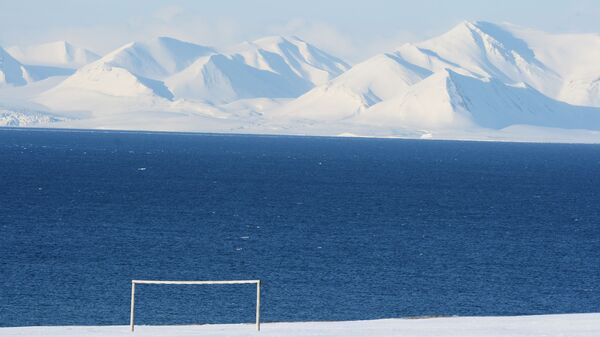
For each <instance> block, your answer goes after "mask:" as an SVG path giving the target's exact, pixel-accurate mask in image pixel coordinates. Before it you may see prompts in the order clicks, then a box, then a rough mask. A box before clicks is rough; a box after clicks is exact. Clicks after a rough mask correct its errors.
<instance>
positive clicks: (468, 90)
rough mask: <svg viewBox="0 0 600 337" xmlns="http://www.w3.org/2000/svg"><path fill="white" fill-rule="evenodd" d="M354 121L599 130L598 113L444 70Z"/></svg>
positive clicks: (520, 87) (522, 87)
mask: <svg viewBox="0 0 600 337" xmlns="http://www.w3.org/2000/svg"><path fill="white" fill-rule="evenodd" d="M356 120H357V121H360V122H362V123H366V124H371V125H378V126H395V127H409V128H414V129H433V130H442V129H454V130H460V129H469V128H476V127H483V128H487V129H496V130H499V129H504V128H506V127H509V126H511V125H522V124H524V125H536V126H541V127H551V128H565V129H595V130H600V108H594V107H578V106H573V105H569V104H567V103H564V102H560V101H556V100H554V99H551V98H549V97H547V96H545V95H543V94H542V93H540V92H539V91H537V90H536V89H534V88H532V87H530V86H528V85H526V84H523V85H508V84H505V83H503V82H502V81H499V80H497V79H493V78H488V79H478V78H474V77H471V76H465V75H460V74H458V73H455V72H454V71H452V70H445V71H440V72H437V73H435V74H434V75H432V76H430V77H428V78H426V79H425V80H423V81H421V82H419V83H417V84H415V85H414V86H411V87H410V88H409V89H408V90H406V91H405V92H404V93H403V94H401V95H399V96H397V97H394V98H392V99H389V100H386V101H383V102H381V103H378V104H376V105H374V106H372V107H371V108H369V109H368V110H366V111H365V112H364V113H362V114H360V115H359V116H357V118H356Z"/></svg>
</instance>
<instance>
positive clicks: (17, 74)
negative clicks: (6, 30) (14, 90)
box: [0, 47, 27, 87]
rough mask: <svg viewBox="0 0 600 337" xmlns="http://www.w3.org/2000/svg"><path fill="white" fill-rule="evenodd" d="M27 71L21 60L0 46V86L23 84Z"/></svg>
mask: <svg viewBox="0 0 600 337" xmlns="http://www.w3.org/2000/svg"><path fill="white" fill-rule="evenodd" d="M26 77H27V71H26V69H25V67H24V66H23V64H21V62H19V61H17V60H16V59H15V58H14V57H12V56H11V55H10V54H9V53H7V52H6V50H4V49H3V48H2V47H0V87H1V86H6V85H13V86H15V85H25V84H26V83H27V79H26Z"/></svg>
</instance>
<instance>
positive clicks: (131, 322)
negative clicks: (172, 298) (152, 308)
mask: <svg viewBox="0 0 600 337" xmlns="http://www.w3.org/2000/svg"><path fill="white" fill-rule="evenodd" d="M137 284H173V285H212V284H256V330H257V331H260V280H235V281H158V280H131V314H130V317H129V325H130V328H131V331H132V332H133V331H134V329H135V286H136V285H137Z"/></svg>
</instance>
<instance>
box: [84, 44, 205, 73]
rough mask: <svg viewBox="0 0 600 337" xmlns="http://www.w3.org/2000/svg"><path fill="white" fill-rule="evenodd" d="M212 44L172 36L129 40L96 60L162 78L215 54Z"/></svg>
mask: <svg viewBox="0 0 600 337" xmlns="http://www.w3.org/2000/svg"><path fill="white" fill-rule="evenodd" d="M213 52H214V50H213V49H212V48H210V47H206V46H201V45H197V44H194V43H190V42H184V41H180V40H177V39H173V38H169V37H158V38H155V39H150V40H147V41H141V42H131V43H128V44H126V45H124V46H122V47H120V48H118V49H116V50H114V51H112V52H110V53H109V54H107V55H106V56H104V57H102V58H101V59H100V60H98V61H96V62H95V63H96V64H100V63H103V64H108V65H110V66H112V67H119V68H123V69H126V70H127V71H129V72H131V73H133V74H135V75H137V76H141V77H145V78H152V79H156V80H162V79H164V78H166V77H168V76H170V75H173V74H175V73H177V72H179V71H181V70H183V69H185V68H186V67H188V66H189V65H190V64H192V63H193V62H194V61H195V60H196V59H198V58H199V57H202V56H206V55H209V54H212V53H213Z"/></svg>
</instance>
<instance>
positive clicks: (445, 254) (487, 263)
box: [0, 129, 600, 326]
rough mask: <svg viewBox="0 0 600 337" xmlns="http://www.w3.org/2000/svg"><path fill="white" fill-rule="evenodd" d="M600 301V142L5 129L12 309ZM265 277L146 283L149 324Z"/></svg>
mask: <svg viewBox="0 0 600 337" xmlns="http://www.w3.org/2000/svg"><path fill="white" fill-rule="evenodd" d="M132 279H162V280H165V279H166V280H173V279H174V280H234V279H260V280H262V281H263V294H262V309H263V310H262V318H263V320H264V321H306V320H319V321H320V320H356V319H375V318H392V317H411V316H453V315H521V314H550V313H583V312H600V146H597V145H548V144H517V143H483V142H480V143H477V142H452V141H410V140H392V139H350V138H344V139H342V138H313V137H270V136H237V135H236V136H234V135H202V134H161V133H154V134H153V133H134V132H131V133H127V132H85V131H82V132H76V131H56V130H10V129H4V130H0V326H27V325H104V324H128V322H129V304H130V289H131V288H130V287H131V280H132ZM254 308H255V288H254V287H253V286H252V285H235V286H231V285H229V286H156V285H140V286H138V287H137V290H136V316H137V317H136V318H137V323H138V324H189V323H198V324H202V323H229V322H236V323H237V322H240V323H241V322H252V321H253V319H254Z"/></svg>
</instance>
